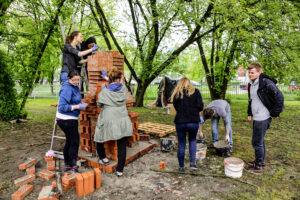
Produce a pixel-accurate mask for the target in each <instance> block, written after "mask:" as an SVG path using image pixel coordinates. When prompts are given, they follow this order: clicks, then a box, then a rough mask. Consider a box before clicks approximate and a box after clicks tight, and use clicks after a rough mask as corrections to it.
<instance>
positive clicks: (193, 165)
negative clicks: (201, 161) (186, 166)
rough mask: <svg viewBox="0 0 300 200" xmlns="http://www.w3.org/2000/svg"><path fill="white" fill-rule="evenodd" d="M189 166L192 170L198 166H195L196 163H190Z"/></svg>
mask: <svg viewBox="0 0 300 200" xmlns="http://www.w3.org/2000/svg"><path fill="white" fill-rule="evenodd" d="M190 168H191V169H192V170H197V169H198V167H197V165H196V164H191V165H190Z"/></svg>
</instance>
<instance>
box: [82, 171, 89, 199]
mask: <svg viewBox="0 0 300 200" xmlns="http://www.w3.org/2000/svg"><path fill="white" fill-rule="evenodd" d="M82 178H83V191H84V195H87V194H89V191H90V189H89V185H90V183H89V182H90V179H89V175H88V173H87V172H84V173H82Z"/></svg>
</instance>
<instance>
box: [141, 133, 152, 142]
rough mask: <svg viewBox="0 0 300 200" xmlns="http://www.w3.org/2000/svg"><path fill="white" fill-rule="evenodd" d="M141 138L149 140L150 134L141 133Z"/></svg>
mask: <svg viewBox="0 0 300 200" xmlns="http://www.w3.org/2000/svg"><path fill="white" fill-rule="evenodd" d="M140 140H141V141H149V140H150V135H144V134H141V135H140Z"/></svg>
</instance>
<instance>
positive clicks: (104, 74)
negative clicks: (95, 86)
mask: <svg viewBox="0 0 300 200" xmlns="http://www.w3.org/2000/svg"><path fill="white" fill-rule="evenodd" d="M101 72H102V78H105V77H106V75H107V73H106V71H105V70H103V71H101Z"/></svg>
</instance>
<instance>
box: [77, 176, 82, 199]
mask: <svg viewBox="0 0 300 200" xmlns="http://www.w3.org/2000/svg"><path fill="white" fill-rule="evenodd" d="M76 193H77V196H78V197H81V196H83V195H84V187H83V177H82V175H81V174H76Z"/></svg>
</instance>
